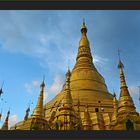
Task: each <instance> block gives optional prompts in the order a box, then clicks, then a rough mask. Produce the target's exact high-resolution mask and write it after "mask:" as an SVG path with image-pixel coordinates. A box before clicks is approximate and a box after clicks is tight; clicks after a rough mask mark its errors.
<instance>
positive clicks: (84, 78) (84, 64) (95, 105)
mask: <svg viewBox="0 0 140 140" xmlns="http://www.w3.org/2000/svg"><path fill="white" fill-rule="evenodd" d="M81 34H82V36H81V39H80V42H79V48H78V54H77V58H76V64H75V66H74V68H73V70H72V72H71V77H70V91H71V96H72V100H73V107H74V110H75V112H76V113H79V115H80V119H81V121H80V122H83V120H84V116H85V115H84V114H85V106H87V104H88V114H89V116H90V120H91V125H92V126H91V127H92V129H93V130H96V129H101V130H102V129H109V123H110V119H111V118H110V116H111V114H112V113H113V95H112V94H111V93H109V92H108V89H107V86H106V84H105V80H104V78H103V77H102V75H101V74H100V73H99V72H98V71H97V69H96V67H95V66H94V64H93V58H92V55H91V50H90V43H89V41H88V38H87V35H86V34H87V27H86V25H85V22H83V25H82V27H81ZM66 88H67V87H66V83H65V84H64V87H63V89H62V90H61V91H60V93H58V94H57V96H56V97H54V98H53V99H52V100H51V101H50V102H48V103H47V104H46V105H45V118H46V120H47V121H49V120H50V118H51V117H52V115H51V114H52V113H54V111H56V110H57V108H58V106H59V105H60V101H61V100H62V99H63V97H64V94H65V90H66ZM78 102H80V104H77V103H78ZM78 108H79V109H78ZM101 109H103V111H102V110H101ZM78 110H79V112H78ZM101 120H102V124H101V122H100V121H101ZM99 125H100V126H99ZM101 125H103V126H104V127H102V126H101Z"/></svg>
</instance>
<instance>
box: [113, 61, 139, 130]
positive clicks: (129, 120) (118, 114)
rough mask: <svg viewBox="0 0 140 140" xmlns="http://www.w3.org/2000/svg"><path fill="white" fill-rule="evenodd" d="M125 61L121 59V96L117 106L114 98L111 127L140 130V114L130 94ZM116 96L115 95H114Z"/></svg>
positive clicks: (119, 66)
mask: <svg viewBox="0 0 140 140" xmlns="http://www.w3.org/2000/svg"><path fill="white" fill-rule="evenodd" d="M123 67H124V66H123V63H122V62H121V60H119V64H118V68H119V70H120V98H119V103H118V107H117V101H116V99H114V113H113V116H114V119H113V120H112V121H114V123H113V125H112V126H111V129H113V130H140V116H139V113H137V112H136V108H135V105H134V103H133V100H132V97H131V96H130V94H129V91H128V87H127V85H126V81H125V76H124V72H123ZM114 98H115V97H114Z"/></svg>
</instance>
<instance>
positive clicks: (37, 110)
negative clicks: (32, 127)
mask: <svg viewBox="0 0 140 140" xmlns="http://www.w3.org/2000/svg"><path fill="white" fill-rule="evenodd" d="M44 88H45V83H44V78H43V81H42V83H41V85H40V95H39V97H38V102H37V105H36V107H35V109H34V111H33V114H32V116H36V117H40V118H43V117H44V113H43V112H44V111H43V93H44Z"/></svg>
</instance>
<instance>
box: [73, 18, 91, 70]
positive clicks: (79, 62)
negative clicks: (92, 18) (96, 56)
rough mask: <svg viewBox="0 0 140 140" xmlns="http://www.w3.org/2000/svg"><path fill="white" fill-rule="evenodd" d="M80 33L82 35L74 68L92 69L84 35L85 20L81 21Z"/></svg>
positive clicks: (88, 47)
mask: <svg viewBox="0 0 140 140" xmlns="http://www.w3.org/2000/svg"><path fill="white" fill-rule="evenodd" d="M81 33H82V36H81V39H80V42H79V49H78V55H77V58H76V65H75V68H79V67H92V68H93V62H92V55H91V51H90V45H89V41H88V38H87V35H86V33H87V27H86V24H85V20H83V25H82V27H81Z"/></svg>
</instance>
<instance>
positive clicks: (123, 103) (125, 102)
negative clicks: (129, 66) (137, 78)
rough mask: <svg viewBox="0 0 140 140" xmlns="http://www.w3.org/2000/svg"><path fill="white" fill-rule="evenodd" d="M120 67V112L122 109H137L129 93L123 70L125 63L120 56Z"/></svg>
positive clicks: (128, 110)
mask: <svg viewBox="0 0 140 140" xmlns="http://www.w3.org/2000/svg"><path fill="white" fill-rule="evenodd" d="M119 57H120V56H119ZM118 68H119V69H120V99H119V107H118V113H119V112H121V111H125V112H130V111H135V106H134V103H133V100H132V98H131V96H130V94H129V91H128V87H127V84H126V81H125V76H124V72H123V68H124V65H123V63H122V62H121V60H120V58H119V64H118Z"/></svg>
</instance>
